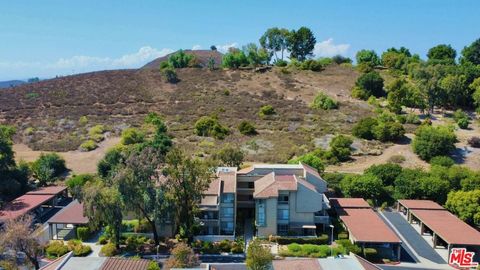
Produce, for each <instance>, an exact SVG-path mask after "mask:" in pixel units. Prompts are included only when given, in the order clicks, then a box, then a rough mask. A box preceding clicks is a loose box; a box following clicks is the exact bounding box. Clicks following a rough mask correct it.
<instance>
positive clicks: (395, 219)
mask: <svg viewBox="0 0 480 270" xmlns="http://www.w3.org/2000/svg"><path fill="white" fill-rule="evenodd" d="M383 215H384V216H385V218H387V219H388V221H390V223H391V224H393V226H395V228H396V229H397V231H398V232H399V233H400V234H401V235H402V236H403V238H404V239H405V240H406V241H407V242H408V244H409V245H410V246H411V247H412V248H413V249H414V250H415V252H416V253H417V254H418V255H419V256H421V257H423V258H425V259H427V260H429V261H432V262H434V263H438V264H445V263H446V262H445V260H444V259H443V258H442V257H441V256H440V255H439V254H438V253H437V252H436V251H435V250H434V249H433V247H431V246H430V245H429V244H428V243H427V241H425V239H423V237H422V236H421V235H420V234H418V232H417V231H416V230H415V229H414V228H413V227H412V226H411V225H410V224H409V223H408V222H407V220H406V219H405V218H403V217H402V216H401V214H400V213H397V212H383Z"/></svg>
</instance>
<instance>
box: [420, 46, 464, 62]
mask: <svg viewBox="0 0 480 270" xmlns="http://www.w3.org/2000/svg"><path fill="white" fill-rule="evenodd" d="M456 56H457V52H456V51H455V49H453V48H452V46H450V45H446V44H440V45H437V46H435V47H432V48H430V50H428V53H427V57H428V61H429V62H431V63H444V64H454V63H455V57H456Z"/></svg>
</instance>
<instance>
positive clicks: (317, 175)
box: [300, 162, 322, 179]
mask: <svg viewBox="0 0 480 270" xmlns="http://www.w3.org/2000/svg"><path fill="white" fill-rule="evenodd" d="M300 165H302V166H303V169H304V170H305V171H306V172H308V173H310V174H311V175H314V176H316V177H318V178H320V179H321V178H322V177H321V176H320V174H319V173H318V171H317V170H316V169H315V168H313V167H311V166H309V165H307V164H305V163H303V162H300Z"/></svg>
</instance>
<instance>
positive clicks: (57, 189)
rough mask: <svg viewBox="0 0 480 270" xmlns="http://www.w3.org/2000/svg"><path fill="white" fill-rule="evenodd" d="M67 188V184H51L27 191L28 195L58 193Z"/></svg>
mask: <svg viewBox="0 0 480 270" xmlns="http://www.w3.org/2000/svg"><path fill="white" fill-rule="evenodd" d="M66 189H67V187H66V186H49V187H41V188H38V189H36V190H32V191H30V192H27V194H28V195H57V194H59V193H62V192H63V191H65V190H66Z"/></svg>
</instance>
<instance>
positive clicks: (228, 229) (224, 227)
mask: <svg viewBox="0 0 480 270" xmlns="http://www.w3.org/2000/svg"><path fill="white" fill-rule="evenodd" d="M220 234H233V222H232V221H228V222H221V224H220Z"/></svg>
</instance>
